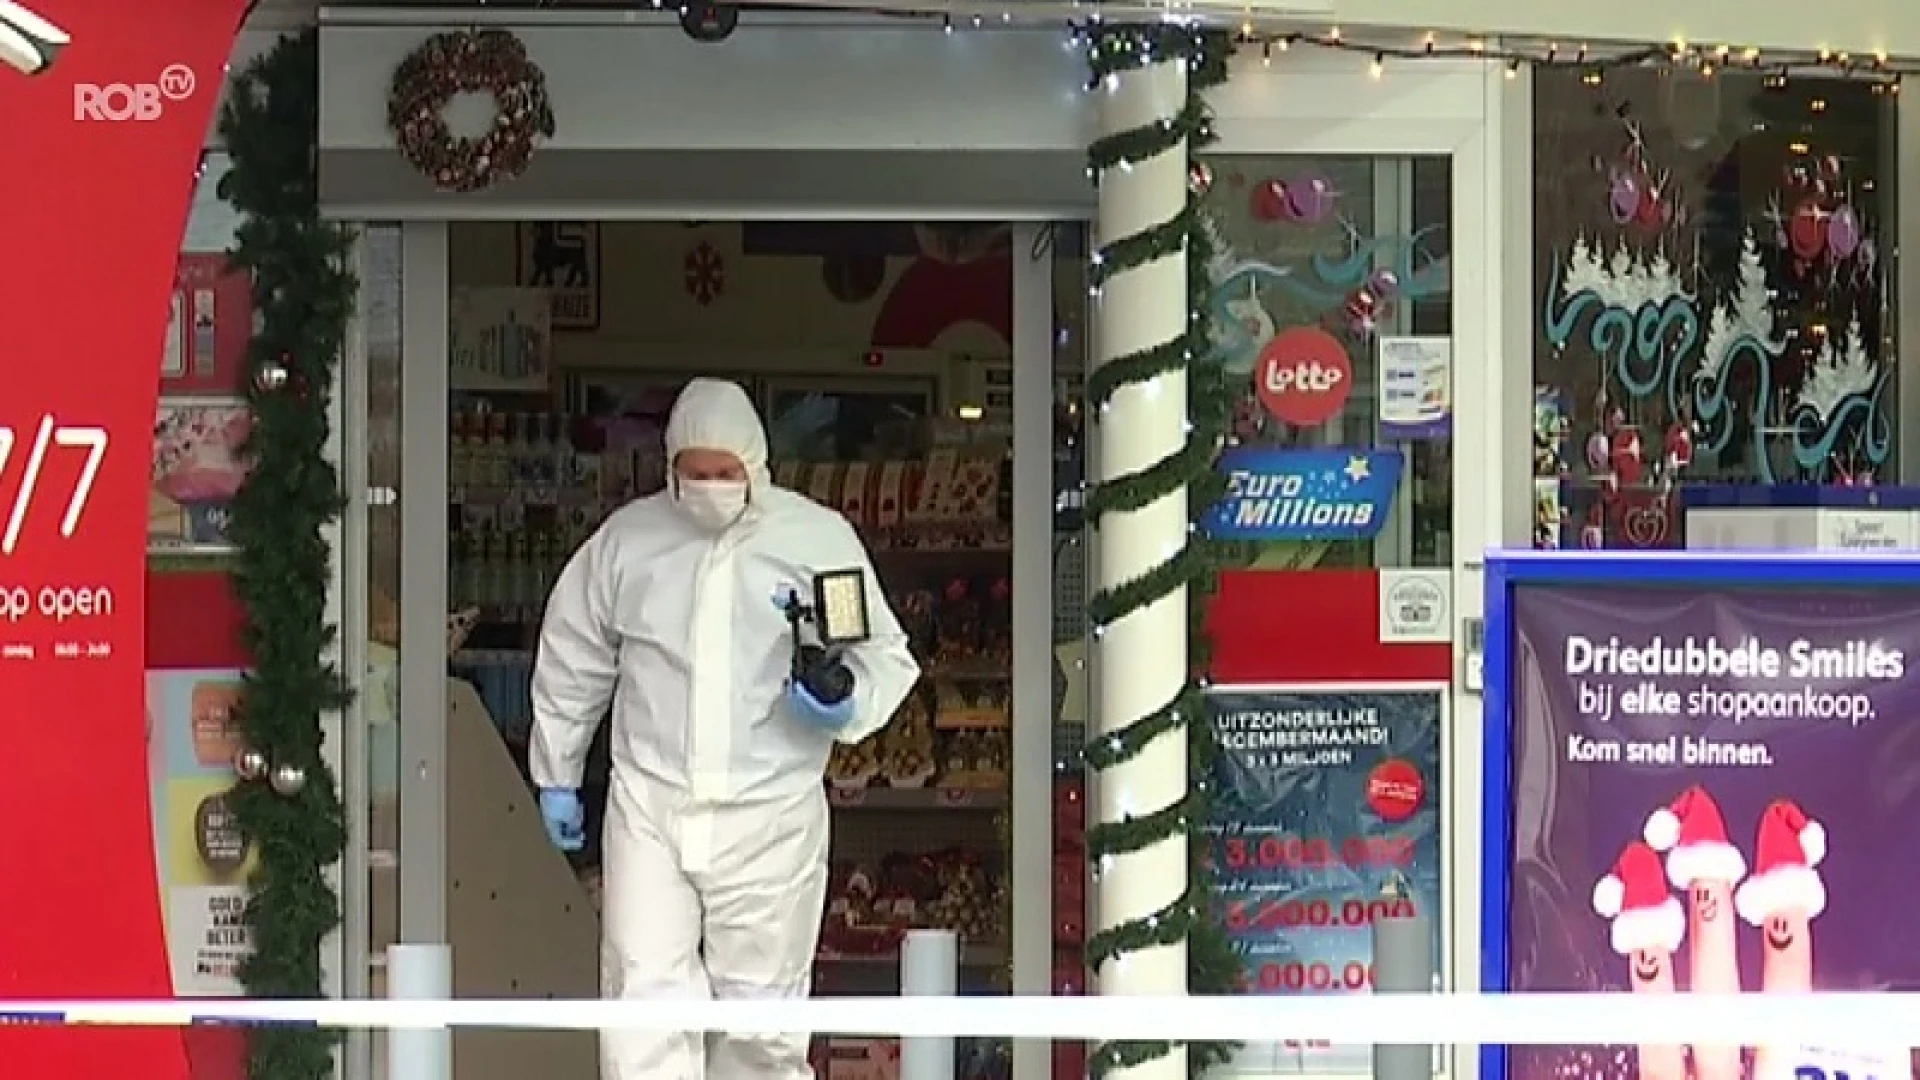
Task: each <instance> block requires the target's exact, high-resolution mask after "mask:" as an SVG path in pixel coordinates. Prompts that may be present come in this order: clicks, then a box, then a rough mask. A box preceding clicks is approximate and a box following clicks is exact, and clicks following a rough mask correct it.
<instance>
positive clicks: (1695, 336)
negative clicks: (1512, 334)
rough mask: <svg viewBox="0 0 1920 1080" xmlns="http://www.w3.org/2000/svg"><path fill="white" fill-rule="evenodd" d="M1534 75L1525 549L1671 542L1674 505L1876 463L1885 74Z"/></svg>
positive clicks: (1747, 500) (1889, 392) (1867, 470)
mask: <svg viewBox="0 0 1920 1080" xmlns="http://www.w3.org/2000/svg"><path fill="white" fill-rule="evenodd" d="M1534 85H1535V94H1536V99H1535V109H1534V118H1535V119H1534V123H1535V147H1534V150H1535V155H1534V156H1535V160H1536V161H1537V162H1538V164H1537V166H1536V173H1535V196H1534V199H1535V202H1534V235H1535V236H1536V237H1538V241H1537V243H1536V246H1535V256H1534V257H1535V273H1534V283H1535V290H1536V291H1535V297H1534V300H1535V304H1536V315H1535V319H1536V326H1537V337H1536V344H1535V354H1534V381H1535V391H1534V411H1533V436H1534V438H1533V470H1534V477H1535V480H1534V495H1535V505H1534V510H1535V513H1534V523H1535V528H1534V540H1535V544H1536V546H1540V547H1575V548H1663V547H1678V546H1683V545H1684V543H1685V537H1684V521H1685V510H1686V508H1687V507H1689V506H1695V507H1699V506H1725V505H1773V506H1806V505H1813V504H1814V503H1816V502H1832V501H1836V500H1839V501H1844V500H1846V499H1847V498H1849V497H1854V496H1857V493H1854V494H1853V495H1849V493H1846V492H1835V491H1832V490H1828V489H1832V488H1843V487H1861V486H1868V485H1873V484H1877V483H1881V482H1884V481H1887V480H1888V479H1890V476H1889V473H1890V470H1891V468H1892V465H1893V462H1894V460H1895V457H1894V445H1895V438H1896V435H1897V426H1898V425H1897V420H1896V402H1895V393H1894V375H1895V372H1894V365H1893V359H1894V351H1893V348H1892V333H1893V320H1892V313H1891V310H1890V308H1891V302H1892V298H1891V294H1890V291H1889V289H1888V288H1887V274H1886V269H1887V267H1886V261H1885V255H1886V254H1887V253H1888V252H1889V250H1890V248H1891V241H1892V238H1891V228H1892V215H1891V213H1890V210H1891V199H1892V192H1893V190H1894V184H1893V183H1892V176H1891V170H1892V165H1893V157H1892V152H1891V145H1892V144H1891V139H1890V136H1889V134H1888V133H1889V132H1890V131H1891V115H1892V109H1893V102H1894V96H1893V95H1892V94H1891V93H1889V92H1888V88H1887V87H1886V86H1884V85H1881V84H1877V83H1872V82H1865V81H1842V80H1836V79H1813V78H1807V79H1788V78H1786V77H1784V76H1780V75H1776V74H1765V73H1759V72H1755V73H1735V74H1715V75H1713V76H1712V77H1707V76H1704V75H1701V74H1697V73H1692V72H1687V71H1682V70H1671V71H1669V70H1653V69H1648V70H1628V71H1615V72H1607V73H1605V74H1604V76H1602V74H1600V73H1597V72H1579V71H1562V70H1543V71H1541V72H1539V73H1538V75H1537V77H1536V79H1535V84H1534Z"/></svg>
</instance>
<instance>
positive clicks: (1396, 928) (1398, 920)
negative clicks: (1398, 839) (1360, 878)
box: [1373, 886, 1439, 1080]
mask: <svg viewBox="0 0 1920 1080" xmlns="http://www.w3.org/2000/svg"><path fill="white" fill-rule="evenodd" d="M1407 894H1408V890H1407V889H1405V888H1404V887H1398V886H1396V887H1390V888H1389V889H1388V890H1387V897H1388V898H1390V899H1403V898H1405V897H1406V896H1407ZM1438 974H1439V973H1438V972H1437V971H1435V970H1434V965H1433V917H1432V916H1431V915H1430V914H1429V913H1427V912H1424V911H1418V912H1416V911H1414V910H1413V909H1412V908H1411V907H1409V908H1408V909H1407V910H1406V911H1405V912H1404V913H1400V914H1395V915H1389V916H1386V917H1384V918H1380V919H1376V920H1374V923H1373V990H1374V993H1376V994H1431V993H1433V992H1434V990H1435V989H1436V983H1435V979H1436V978H1437V976H1438ZM1414 1007H1416V1008H1417V1006H1414ZM1434 1062H1435V1055H1434V1048H1433V1047H1431V1046H1418V1045H1415V1046H1408V1045H1399V1044H1392V1043H1381V1044H1376V1045H1375V1046H1374V1048H1373V1080H1433V1074H1434Z"/></svg>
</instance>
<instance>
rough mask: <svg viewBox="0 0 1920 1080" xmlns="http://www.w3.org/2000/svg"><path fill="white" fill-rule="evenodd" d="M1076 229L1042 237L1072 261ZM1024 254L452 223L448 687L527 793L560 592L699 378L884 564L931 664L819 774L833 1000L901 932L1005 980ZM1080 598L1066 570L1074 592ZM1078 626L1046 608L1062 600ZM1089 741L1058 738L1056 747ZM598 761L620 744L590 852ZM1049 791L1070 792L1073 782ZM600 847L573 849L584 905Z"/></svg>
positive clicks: (966, 1052) (846, 239)
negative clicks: (1016, 261)
mask: <svg viewBox="0 0 1920 1080" xmlns="http://www.w3.org/2000/svg"><path fill="white" fill-rule="evenodd" d="M1074 231H1077V230H1068V229H1065V228H1063V229H1060V230H1057V231H1055V232H1054V233H1052V234H1051V235H1050V236H1049V242H1051V243H1054V244H1072V243H1073V242H1074V239H1075V238H1073V237H1071V236H1069V233H1071V232H1074ZM1011 245H1012V236H1011V230H1010V229H1009V228H1008V227H1007V226H1004V225H993V224H971V223H968V224H938V223H935V224H906V223H786V222H769V223H757V222H756V223H743V222H686V223H680V222H605V223H591V222H587V223H579V222H476V223H457V224H454V225H453V226H452V227H451V229H450V234H449V246H450V262H449V269H450V277H449V286H450V302H451V303H450V306H451V313H450V326H449V344H450V367H449V372H450V374H449V386H450V390H451V394H450V400H449V402H448V410H449V411H448V431H449V439H450V443H449V447H448V454H449V456H448V461H449V479H450V487H451V498H450V500H449V518H448V529H449V555H450V564H449V566H448V589H449V602H450V607H451V609H452V610H453V611H454V612H455V616H454V621H453V630H452V633H453V634H454V636H455V637H456V638H457V639H458V640H450V642H449V645H450V655H449V662H450V672H451V674H452V675H453V676H454V678H455V680H456V681H464V682H466V683H468V684H469V685H470V686H472V687H473V688H474V690H475V691H477V699H478V701H477V703H478V705H479V706H480V707H481V708H482V709H484V713H485V715H486V717H487V718H488V720H489V721H490V722H491V726H492V727H493V729H494V730H495V731H497V733H498V739H499V740H500V742H501V745H502V746H503V747H504V748H505V749H506V750H507V752H508V755H509V756H510V757H511V758H512V759H513V761H514V762H515V764H516V765H517V766H518V769H519V770H520V771H519V773H518V775H519V778H521V779H522V780H524V779H525V772H524V770H525V767H526V747H527V738H528V734H529V730H530V726H531V723H532V717H531V715H530V700H529V696H528V683H529V678H530V673H531V666H532V660H533V655H534V646H535V643H536V640H537V635H538V629H539V621H540V617H541V613H542V609H543V606H544V602H545V599H546V595H547V592H548V591H549V589H550V587H551V584H552V582H553V580H554V577H555V576H556V575H557V574H558V572H559V570H560V568H561V566H562V565H563V564H564V562H565V560H566V559H567V558H568V557H569V555H570V554H571V553H572V552H573V550H574V549H575V548H576V547H577V546H578V545H579V543H580V542H581V541H583V540H584V539H585V538H586V536H587V535H589V534H590V533H591V532H592V530H593V529H595V528H596V527H597V526H598V525H599V523H600V522H601V520H602V519H603V518H604V517H605V516H606V514H607V513H609V512H610V511H611V510H613V509H614V508H617V507H618V506H620V505H623V504H624V503H626V502H627V501H629V500H631V499H633V498H635V497H638V496H643V495H647V494H650V493H652V492H654V491H657V490H659V489H660V488H661V486H662V485H663V484H664V482H665V479H666V474H667V469H668V463H667V462H666V461H665V458H664V452H663V447H662V434H663V430H664V425H665V422H666V417H667V413H668V410H669V409H670V408H671V405H672V403H673V401H674V398H675V395H676V393H677V392H678V390H679V388H680V387H681V386H682V385H684V383H685V382H686V380H687V379H688V378H690V377H692V376H694V375H708V376H720V377H725V378H730V379H733V380H736V381H738V382H739V383H741V385H743V386H744V387H745V388H746V389H747V390H748V392H749V394H750V395H751V396H752V397H753V398H754V400H755V401H756V403H757V404H758V406H759V409H760V411H761V413H762V416H763V418H764V420H765V422H766V425H767V428H768V432H769V439H770V443H771V447H772V455H771V456H772V468H773V472H774V476H775V481H776V483H778V484H780V485H781V486H784V487H787V488H790V489H792V490H795V491H799V492H802V493H804V494H807V495H808V496H810V497H812V498H813V499H814V500H816V501H818V502H820V503H823V504H825V505H828V506H831V507H834V508H837V509H839V510H840V511H841V512H843V513H844V514H845V515H846V516H847V517H848V518H850V519H851V520H852V521H853V522H854V523H855V524H856V526H857V527H858V528H859V530H860V532H861V534H862V536H863V538H864V539H865V541H866V543H867V544H868V546H869V548H870V550H871V552H872V556H873V559H874V562H875V566H876V569H877V571H878V573H879V574H880V576H881V579H882V584H883V586H884V588H885V590H886V592H887V594H888V596H889V597H890V598H891V601H892V605H893V607H894V610H895V611H896V613H897V615H898V616H899V618H900V620H901V622H902V624H903V626H904V627H905V628H906V629H907V631H908V633H909V635H910V636H911V638H912V640H913V646H914V651H915V653H916V655H917V659H918V660H919V662H920V664H921V666H922V668H923V670H924V671H925V673H926V675H925V678H924V680H923V683H922V685H921V687H920V688H919V689H918V690H917V691H916V692H915V693H914V694H913V695H912V696H911V697H910V698H909V699H908V702H907V704H906V705H905V706H904V707H903V708H902V709H901V711H900V712H899V713H897V714H896V716H895V718H894V720H893V722H892V723H891V724H889V725H888V726H887V727H886V728H885V729H884V730H883V731H882V732H881V733H880V734H878V735H876V736H875V737H873V738H872V739H869V740H867V741H866V742H863V743H861V744H859V745H857V746H848V747H843V748H841V749H840V750H839V752H837V753H836V755H835V757H834V759H833V761H832V763H831V765H830V767H829V777H828V783H829V794H830V797H831V801H832V805H833V807H834V834H833V844H834V847H833V884H832V886H831V890H830V893H829V909H828V913H827V921H826V926H825V929H824V931H823V934H822V939H821V943H820V950H819V960H818V965H817V969H816V972H815V985H816V990H817V992H821V993H827V994H833V993H887V992H896V991H897V989H898V981H899V949H900V943H901V940H902V937H903V934H904V932H905V931H906V930H907V929H908V928H918V927H932V928H940V929H950V930H954V931H956V932H957V933H958V935H959V937H960V941H961V950H960V976H959V978H960V989H961V990H962V991H963V992H1004V991H1006V990H1007V989H1008V988H1009V979H1010V961H1011V957H1010V948H1009V940H1008V937H1009V934H1008V929H1009V928H1008V920H1009V916H1010V909H1011V895H1010V893H1011V880H1010V875H1009V868H1008V860H1007V847H1008V830H1009V829H1010V817H1009V813H1008V804H1009V797H1008V793H1009V784H1010V776H1011V770H1012V769H1013V768H1015V767H1016V766H1015V763H1014V761H1013V755H1012V753H1011V749H1010V743H1009V732H1010V727H1011V724H1012V723H1013V703H1012V695H1011V666H1012V658H1013V650H1014V647H1015V640H1014V625H1013V615H1012V610H1013V609H1012V603H1011V590H1012V580H1011V562H1010V552H1011V542H1012V513H1013V507H1012V477H1011V451H1012V446H1011V441H1010V440H1011V422H1012V379H1011V370H1012V363H1011V339H1012V328H1011V321H1012V290H1013V282H1012V257H1013V252H1012V246H1011ZM1063 258H1064V260H1065V265H1066V266H1067V267H1069V268H1071V269H1072V271H1073V272H1076V273H1077V271H1078V267H1079V266H1080V265H1082V263H1083V262H1084V256H1083V254H1082V253H1081V252H1080V251H1077V250H1072V249H1071V248H1069V249H1068V250H1066V251H1064V252H1063ZM1058 291H1059V292H1061V293H1064V294H1065V295H1057V296H1056V297H1055V301H1056V303H1055V311H1056V321H1057V323H1058V326H1057V328H1056V329H1057V333H1056V335H1055V340H1056V342H1057V344H1058V348H1057V355H1056V383H1057V385H1058V391H1057V395H1056V404H1057V406H1058V408H1057V412H1058V413H1059V416H1060V421H1061V422H1060V439H1061V450H1062V456H1063V461H1062V468H1061V469H1060V470H1059V474H1060V475H1061V476H1063V477H1069V476H1075V475H1077V472H1078V469H1077V466H1075V465H1074V464H1072V463H1071V461H1070V460H1068V459H1070V457H1071V447H1073V446H1074V445H1076V444H1077V440H1076V439H1075V438H1074V431H1073V425H1072V420H1073V417H1074V416H1075V409H1074V406H1073V393H1074V389H1073V383H1074V380H1075V378H1076V375H1077V371H1078V367H1079V364H1080V344H1079V343H1080V341H1081V335H1080V334H1079V332H1078V326H1079V320H1080V318H1081V309H1082V307H1083V305H1082V304H1081V303H1080V302H1079V297H1080V296H1081V295H1083V294H1082V292H1081V290H1080V289H1079V288H1077V287H1076V286H1075V285H1074V283H1072V282H1071V281H1069V282H1067V287H1066V288H1064V289H1061V290H1058ZM1066 524H1068V525H1071V523H1070V522H1068V523H1066ZM1080 588H1081V586H1080V584H1079V581H1078V577H1077V575H1062V577H1061V590H1060V591H1061V592H1062V595H1063V596H1065V595H1068V594H1073V595H1077V594H1078V592H1079V590H1080ZM1075 609H1077V604H1075V603H1073V602H1071V601H1068V602H1065V603H1062V602H1061V601H1060V598H1056V603H1055V610H1056V611H1057V612H1058V611H1067V612H1072V611H1074V610H1075ZM1041 632H1042V633H1045V632H1046V630H1045V628H1042V629H1041ZM1054 719H1057V718H1054V717H1035V718H1031V719H1025V718H1023V722H1034V723H1040V722H1047V721H1049V720H1054ZM1074 738H1075V736H1074V735H1073V733H1072V732H1071V731H1065V730H1063V744H1064V745H1068V746H1070V745H1072V742H1073V741H1074ZM452 739H453V736H452V734H451V733H450V741H452ZM1019 767H1040V768H1049V767H1051V763H1050V762H1037V763H1027V762H1022V763H1020V766H1019ZM608 769H609V762H608V759H607V740H606V737H605V729H604V728H603V729H602V736H601V738H600V740H599V742H598V744H597V745H596V747H595V752H594V755H593V758H592V761H591V763H590V766H589V775H588V780H587V788H586V792H585V794H586V799H587V802H588V835H589V836H590V837H597V833H598V821H599V818H600V814H601V812H602V809H603V807H604V805H605V798H606V785H607V779H608ZM489 771H496V772H497V770H489ZM504 775H506V776H508V777H511V776H512V775H513V774H504ZM1061 802H1063V803H1065V804H1067V805H1074V804H1076V803H1077V794H1076V793H1074V792H1072V791H1070V790H1066V789H1063V791H1062V793H1061ZM523 831H524V830H523ZM1071 835H1072V830H1070V829H1069V830H1066V831H1065V832H1064V833H1063V836H1064V837H1067V838H1069V842H1070V837H1071ZM597 849H598V844H597V841H590V842H589V845H588V847H587V848H586V849H585V850H584V851H582V852H580V853H578V854H577V855H576V856H572V857H570V865H571V869H572V870H573V871H574V872H575V873H576V874H577V876H578V878H579V880H580V883H581V893H582V894H583V895H584V896H585V897H587V898H588V899H589V901H590V902H597V899H598V897H597V888H598V879H599V861H600V856H599V852H598V850H597ZM541 861H543V862H549V863H550V862H551V860H549V859H543V860H541ZM1056 877H1057V878H1059V882H1058V884H1059V886H1060V889H1059V892H1060V895H1058V896H1056V900H1057V901H1058V902H1059V903H1060V904H1062V905H1063V906H1064V905H1071V906H1072V907H1074V908H1075V909H1076V910H1077V909H1078V907H1079V906H1080V905H1081V902H1082V901H1081V897H1082V890H1081V888H1080V887H1079V885H1080V882H1079V877H1080V875H1079V874H1078V872H1077V871H1076V872H1075V873H1074V874H1071V875H1056ZM1057 921H1058V922H1059V924H1060V927H1059V929H1060V934H1061V940H1060V941H1059V942H1058V945H1059V947H1060V959H1061V965H1060V966H1061V967H1062V969H1063V971H1065V970H1066V969H1068V968H1073V969H1077V964H1078V960H1077V950H1078V946H1079V942H1078V940H1077V935H1078V933H1079V930H1078V927H1079V925H1080V922H1081V920H1080V918H1079V917H1078V916H1077V915H1076V916H1074V917H1070V918H1062V919H1059V920H1057ZM569 936H570V937H571V936H572V935H569ZM455 944H456V947H458V944H459V943H458V941H457V940H456V942H455ZM581 959H582V960H583V961H584V962H585V963H587V964H588V965H589V966H590V965H591V962H592V955H591V953H589V954H588V955H587V956H586V957H583V958H581ZM1067 978H1068V981H1069V983H1070V985H1069V986H1068V987H1067V988H1069V989H1070V988H1072V985H1071V984H1073V983H1077V978H1075V977H1072V976H1067ZM849 1043H851V1045H849ZM871 1049H872V1048H871V1047H870V1046H869V1045H868V1044H867V1042H866V1041H864V1040H851V1041H850V1040H843V1039H836V1040H832V1041H823V1042H822V1043H821V1044H820V1046H819V1047H818V1050H817V1052H818V1054H819V1055H820V1056H821V1058H822V1060H821V1061H819V1062H818V1064H819V1065H820V1067H821V1068H820V1072H821V1075H829V1073H830V1072H831V1071H832V1070H830V1069H829V1067H828V1065H829V1059H832V1058H835V1057H845V1056H849V1055H851V1056H853V1057H856V1058H857V1057H861V1056H864V1055H866V1054H868V1053H869V1052H871ZM960 1056H961V1060H962V1063H963V1069H964V1072H963V1075H966V1076H969V1077H978V1078H982V1080H985V1078H993V1077H999V1076H1004V1075H1006V1074H1007V1070H1008V1062H1007V1055H1006V1053H1005V1052H1004V1050H1003V1049H1002V1048H997V1047H988V1046H984V1045H983V1046H972V1047H963V1048H962V1049H961V1055H960Z"/></svg>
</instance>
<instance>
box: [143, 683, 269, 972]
mask: <svg viewBox="0 0 1920 1080" xmlns="http://www.w3.org/2000/svg"><path fill="white" fill-rule="evenodd" d="M239 700H240V672H239V671H237V670H203V671H192V670H188V671H152V672H148V673H147V730H148V751H149V754H150V758H149V760H150V762H151V768H152V773H153V841H154V864H155V866H157V867H158V868H159V876H160V892H161V896H162V898H163V899H162V906H161V911H162V914H163V916H164V918H165V919H166V925H167V955H168V957H169V960H170V962H171V965H172V968H173V992H174V993H175V994H178V995H179V996H181V997H244V996H246V991H245V988H243V987H242V986H241V984H240V977H239V967H240V961H241V960H242V959H244V958H245V956H246V954H247V950H248V948H249V945H248V935H247V931H246V928H245V925H244V923H243V921H242V916H243V915H244V913H245V911H246V905H247V875H248V873H250V872H251V870H252V863H253V852H252V851H251V850H250V846H249V845H248V843H247V840H246V837H245V836H244V835H243V834H242V833H241V832H240V829H239V825H238V822H237V821H236V820H235V818H234V816H233V812H232V810H231V808H229V807H228V805H227V801H226V798H227V793H228V792H229V791H231V790H232V788H233V786H234V784H235V783H236V781H235V779H234V773H233V762H234V758H235V757H236V756H237V755H238V754H239V752H240V749H241V741H240V732H239V716H238V714H237V713H236V712H235V711H234V708H235V706H236V705H237V704H238V702H239Z"/></svg>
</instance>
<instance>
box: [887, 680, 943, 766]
mask: <svg viewBox="0 0 1920 1080" xmlns="http://www.w3.org/2000/svg"><path fill="white" fill-rule="evenodd" d="M879 744H880V745H879V749H878V757H879V775H880V777H881V778H883V779H884V780H885V781H886V783H887V786H888V787H893V788H917V787H925V786H927V783H928V782H929V781H931V780H932V779H933V777H934V773H935V767H934V760H933V754H934V742H933V723H932V719H931V718H930V717H929V716H928V715H927V704H926V696H925V695H924V694H917V693H916V694H909V695H907V700H906V702H905V704H903V705H902V706H901V708H900V711H899V712H897V713H895V714H894V717H893V723H891V724H888V725H887V726H886V728H884V729H883V730H882V731H881V732H880V735H879Z"/></svg>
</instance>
